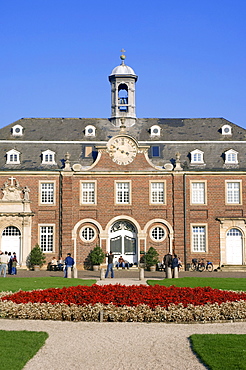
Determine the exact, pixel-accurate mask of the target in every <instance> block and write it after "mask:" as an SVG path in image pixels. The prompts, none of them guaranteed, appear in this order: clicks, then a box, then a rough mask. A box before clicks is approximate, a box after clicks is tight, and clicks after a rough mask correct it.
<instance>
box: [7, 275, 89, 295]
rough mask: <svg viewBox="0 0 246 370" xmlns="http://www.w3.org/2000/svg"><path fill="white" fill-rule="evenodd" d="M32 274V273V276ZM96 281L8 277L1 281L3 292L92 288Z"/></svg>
mask: <svg viewBox="0 0 246 370" xmlns="http://www.w3.org/2000/svg"><path fill="white" fill-rule="evenodd" d="M31 274H32V273H31V272H30V275H31ZM95 283H96V280H95V279H90V280H89V279H88V280H83V279H64V278H63V277H53V276H52V277H50V276H49V277H23V278H21V277H18V276H15V277H14V278H12V277H6V278H5V279H0V291H1V292H7V291H8V292H17V291H18V290H20V289H21V290H24V291H27V290H34V289H48V288H63V287H69V286H77V285H86V286H91V285H92V284H95Z"/></svg>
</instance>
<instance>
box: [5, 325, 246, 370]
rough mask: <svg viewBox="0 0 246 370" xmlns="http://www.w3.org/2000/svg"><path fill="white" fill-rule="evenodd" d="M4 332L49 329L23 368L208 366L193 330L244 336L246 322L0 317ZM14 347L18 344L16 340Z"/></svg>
mask: <svg viewBox="0 0 246 370" xmlns="http://www.w3.org/2000/svg"><path fill="white" fill-rule="evenodd" d="M0 329H1V330H32V331H46V332H47V333H48V334H49V338H48V339H47V341H46V343H45V345H44V347H43V348H42V349H41V350H40V351H39V352H38V353H37V354H36V356H34V358H33V359H31V360H30V361H29V362H28V364H27V365H26V366H25V368H24V369H25V370H33V369H35V370H39V369H40V370H43V369H45V370H58V369H59V370H60V369H61V368H64V367H65V368H71V369H86V370H87V369H88V370H97V369H100V370H104V369H105V370H106V369H109V368H110V369H112V370H121V369H126V370H129V369H147V370H148V369H186V370H192V369H194V370H195V369H196V370H199V369H205V367H204V366H203V365H202V364H201V363H199V361H198V360H197V358H196V357H195V355H194V354H193V353H192V351H191V349H190V344H189V340H188V337H189V336H190V335H191V334H205V333H207V334H208V333H213V334H217V333H221V334H223V333H224V334H230V333H234V334H246V322H238V323H224V324H223V323H219V324H164V323H163V324H160V323H153V324H152V323H151V324H146V323H94V322H92V323H89V322H67V321H65V322H60V321H41V320H7V319H1V320H0ZM13 346H14V344H13Z"/></svg>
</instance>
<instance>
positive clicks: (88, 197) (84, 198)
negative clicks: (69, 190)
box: [80, 180, 97, 205]
mask: <svg viewBox="0 0 246 370" xmlns="http://www.w3.org/2000/svg"><path fill="white" fill-rule="evenodd" d="M90 184H93V188H90ZM86 187H87V189H86ZM80 204H85V205H95V204H97V181H96V180H81V181H80Z"/></svg>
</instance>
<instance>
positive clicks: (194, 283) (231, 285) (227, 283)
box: [147, 277, 246, 291]
mask: <svg viewBox="0 0 246 370" xmlns="http://www.w3.org/2000/svg"><path fill="white" fill-rule="evenodd" d="M147 283H148V284H149V285H155V284H158V285H164V286H170V285H175V286H177V287H190V288H194V287H198V286H200V287H204V286H210V287H211V288H214V289H223V290H243V291H246V279H244V278H219V277H218V278H203V277H184V278H178V279H163V280H147Z"/></svg>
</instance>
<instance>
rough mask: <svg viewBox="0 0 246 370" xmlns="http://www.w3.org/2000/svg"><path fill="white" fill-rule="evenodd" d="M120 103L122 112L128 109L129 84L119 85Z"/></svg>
mask: <svg viewBox="0 0 246 370" xmlns="http://www.w3.org/2000/svg"><path fill="white" fill-rule="evenodd" d="M118 104H119V110H120V111H121V112H127V111H128V106H127V105H128V86H127V85H126V84H120V85H119V87H118Z"/></svg>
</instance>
